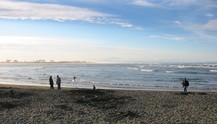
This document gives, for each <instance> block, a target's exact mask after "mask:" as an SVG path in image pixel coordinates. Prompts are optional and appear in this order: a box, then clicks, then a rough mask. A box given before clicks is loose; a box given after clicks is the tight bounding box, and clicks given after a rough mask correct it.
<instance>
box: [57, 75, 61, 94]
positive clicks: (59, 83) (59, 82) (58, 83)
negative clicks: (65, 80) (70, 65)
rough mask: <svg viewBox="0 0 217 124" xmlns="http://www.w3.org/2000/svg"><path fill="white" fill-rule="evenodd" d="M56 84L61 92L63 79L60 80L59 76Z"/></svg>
mask: <svg viewBox="0 0 217 124" xmlns="http://www.w3.org/2000/svg"><path fill="white" fill-rule="evenodd" d="M56 83H57V86H58V90H60V89H61V79H60V77H59V75H57V81H56Z"/></svg>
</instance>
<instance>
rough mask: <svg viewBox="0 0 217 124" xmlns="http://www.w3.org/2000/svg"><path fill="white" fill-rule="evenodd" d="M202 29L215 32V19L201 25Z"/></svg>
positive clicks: (216, 20) (216, 29)
mask: <svg viewBox="0 0 217 124" xmlns="http://www.w3.org/2000/svg"><path fill="white" fill-rule="evenodd" d="M203 29H205V30H215V31H217V19H214V20H209V21H208V23H206V24H205V25H203Z"/></svg>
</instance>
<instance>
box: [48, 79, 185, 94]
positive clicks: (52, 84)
mask: <svg viewBox="0 0 217 124" xmlns="http://www.w3.org/2000/svg"><path fill="white" fill-rule="evenodd" d="M76 78H77V77H76V76H74V77H73V80H74V81H76ZM49 82H50V89H54V82H53V79H52V76H50V78H49ZM56 84H57V88H58V89H59V90H60V89H61V78H60V77H59V75H57V80H56ZM182 85H183V87H184V92H185V93H187V87H188V86H189V81H188V80H187V79H186V78H185V79H184V80H183V82H182ZM95 89H96V87H95V85H93V90H95Z"/></svg>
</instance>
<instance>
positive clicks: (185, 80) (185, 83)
mask: <svg viewBox="0 0 217 124" xmlns="http://www.w3.org/2000/svg"><path fill="white" fill-rule="evenodd" d="M182 85H183V87H184V92H185V93H187V87H188V86H189V82H188V80H187V79H186V78H185V79H184V80H183V82H182Z"/></svg>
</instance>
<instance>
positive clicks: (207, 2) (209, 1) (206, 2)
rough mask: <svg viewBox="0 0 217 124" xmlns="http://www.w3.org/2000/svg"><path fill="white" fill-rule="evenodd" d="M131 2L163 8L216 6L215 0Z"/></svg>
mask: <svg viewBox="0 0 217 124" xmlns="http://www.w3.org/2000/svg"><path fill="white" fill-rule="evenodd" d="M131 4H134V5H138V6H144V7H155V8H165V9H168V8H169V9H171V8H172V9H177V8H180V7H181V8H182V7H187V6H199V7H201V8H215V7H217V2H216V1H214V0H161V1H157V0H131Z"/></svg>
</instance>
